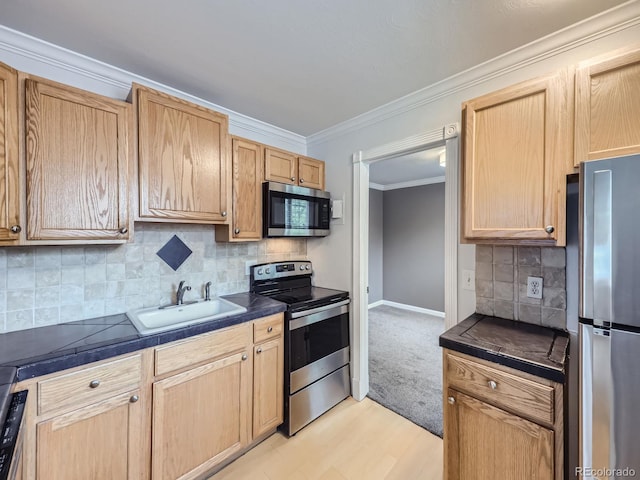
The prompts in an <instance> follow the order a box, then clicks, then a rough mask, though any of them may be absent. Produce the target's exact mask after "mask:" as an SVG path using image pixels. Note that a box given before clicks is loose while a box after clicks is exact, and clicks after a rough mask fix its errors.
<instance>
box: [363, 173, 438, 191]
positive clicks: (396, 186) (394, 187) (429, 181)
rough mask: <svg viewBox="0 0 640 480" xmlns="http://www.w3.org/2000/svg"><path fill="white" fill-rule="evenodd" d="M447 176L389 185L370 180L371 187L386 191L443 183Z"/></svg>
mask: <svg viewBox="0 0 640 480" xmlns="http://www.w3.org/2000/svg"><path fill="white" fill-rule="evenodd" d="M444 181H445V177H444V176H442V177H432V178H422V179H419V180H409V181H408V182H399V183H390V184H389V185H380V184H379V183H374V182H369V188H373V189H374V190H381V191H383V192H386V191H388V190H398V189H400V188H411V187H419V186H421V185H431V184H434V183H443V182H444Z"/></svg>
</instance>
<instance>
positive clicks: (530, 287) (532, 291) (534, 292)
mask: <svg viewBox="0 0 640 480" xmlns="http://www.w3.org/2000/svg"><path fill="white" fill-rule="evenodd" d="M527 297H529V298H542V278H540V277H527Z"/></svg>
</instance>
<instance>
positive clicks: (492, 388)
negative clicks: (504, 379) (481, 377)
mask: <svg viewBox="0 0 640 480" xmlns="http://www.w3.org/2000/svg"><path fill="white" fill-rule="evenodd" d="M487 384H488V385H489V387H491V390H495V389H496V388H498V384H497V383H496V382H494V381H493V380H489V381H488V382H487Z"/></svg>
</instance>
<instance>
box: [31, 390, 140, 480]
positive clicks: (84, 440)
mask: <svg viewBox="0 0 640 480" xmlns="http://www.w3.org/2000/svg"><path fill="white" fill-rule="evenodd" d="M139 395H140V392H139V391H138V390H136V391H132V392H128V393H123V394H121V395H117V396H114V397H113V398H110V399H108V400H105V401H102V402H99V403H96V404H93V405H89V406H87V407H84V408H80V409H78V410H74V411H72V412H69V413H65V414H62V415H58V416H56V417H53V418H51V419H50V420H45V421H42V422H40V423H38V424H37V427H36V452H37V454H36V455H37V467H36V478H37V479H38V480H87V479H89V478H90V479H92V480H113V479H115V478H119V479H128V480H138V479H141V478H147V477H146V474H147V472H148V467H147V464H148V459H146V458H145V457H144V455H142V454H141V450H142V451H144V449H142V448H141V446H142V445H143V444H144V441H145V440H144V438H145V437H144V432H143V423H144V422H143V407H142V402H138V401H137V400H136V399H135V397H134V396H138V398H139Z"/></svg>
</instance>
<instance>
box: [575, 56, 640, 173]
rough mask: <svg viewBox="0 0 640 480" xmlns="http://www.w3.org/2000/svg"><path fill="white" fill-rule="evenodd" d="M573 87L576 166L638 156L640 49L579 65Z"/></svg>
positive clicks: (639, 146)
mask: <svg viewBox="0 0 640 480" xmlns="http://www.w3.org/2000/svg"><path fill="white" fill-rule="evenodd" d="M575 85H576V109H575V144H574V148H575V155H574V162H575V165H576V166H578V165H579V164H580V162H583V161H585V160H596V159H599V158H609V157H615V156H620V155H631V154H635V153H640V114H638V112H640V50H636V51H633V52H627V53H625V54H622V55H618V56H616V57H613V58H608V59H606V60H599V61H598V60H595V61H589V62H585V63H583V64H581V65H580V66H579V67H578V69H577V70H576V82H575Z"/></svg>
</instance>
